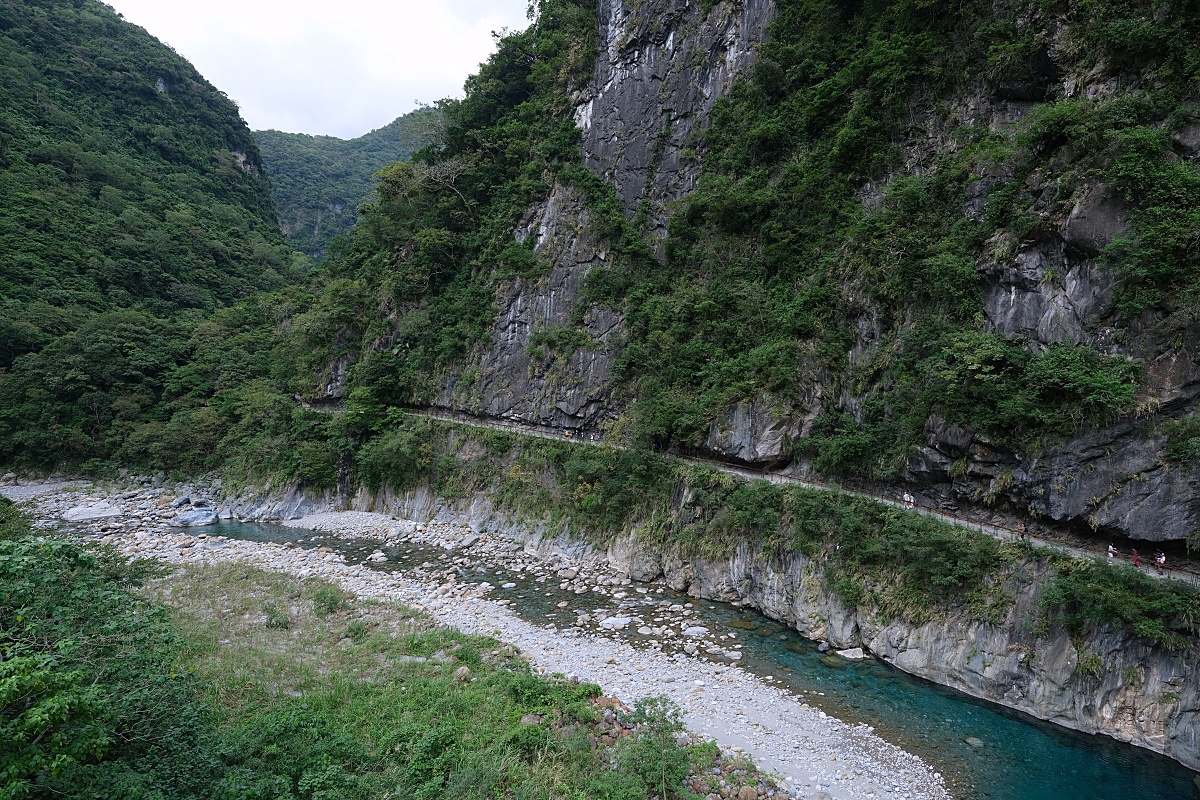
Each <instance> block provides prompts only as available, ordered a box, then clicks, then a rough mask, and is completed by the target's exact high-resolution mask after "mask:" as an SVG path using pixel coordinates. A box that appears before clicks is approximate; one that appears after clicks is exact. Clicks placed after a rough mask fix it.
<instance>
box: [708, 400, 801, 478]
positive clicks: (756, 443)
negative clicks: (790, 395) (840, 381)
mask: <svg viewBox="0 0 1200 800" xmlns="http://www.w3.org/2000/svg"><path fill="white" fill-rule="evenodd" d="M803 422H804V420H803V419H802V418H800V417H799V415H798V414H797V413H796V412H795V410H794V409H793V410H791V412H790V413H789V411H788V410H784V409H781V408H780V407H779V406H777V405H775V404H772V403H771V402H770V401H769V400H767V399H766V398H759V399H758V400H755V401H753V402H750V403H738V404H737V405H736V406H734V407H733V408H732V409H730V410H729V411H728V412H726V414H725V415H724V416H723V417H722V418H721V419H719V420H717V421H716V422H714V423H713V424H712V425H711V426H709V429H708V436H707V438H705V440H704V448H705V449H706V450H708V451H710V452H713V453H717V454H719V455H720V456H722V457H724V458H727V459H731V460H735V461H743V462H745V463H748V464H774V463H778V462H781V461H787V460H788V459H789V458H790V457H791V445H792V440H793V439H795V438H796V437H798V436H799V435H800V432H801V430H802V428H803Z"/></svg>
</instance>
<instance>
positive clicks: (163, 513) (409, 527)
mask: <svg viewBox="0 0 1200 800" xmlns="http://www.w3.org/2000/svg"><path fill="white" fill-rule="evenodd" d="M219 489H220V487H219V486H213V485H212V484H208V485H199V486H197V485H187V486H184V485H174V486H169V487H168V486H154V485H144V486H139V487H130V488H127V489H125V490H123V491H115V490H113V491H102V490H100V489H98V488H95V487H91V486H88V485H81V484H78V483H35V484H26V485H21V486H18V485H10V486H6V487H3V488H0V492H3V493H4V494H5V495H6V496H8V497H9V498H10V499H13V500H28V501H29V502H30V503H31V507H32V508H33V510H34V513H35V517H36V522H37V524H38V525H40V526H43V527H53V526H67V527H68V529H70V530H71V531H73V532H74V533H76V534H77V535H79V536H81V537H83V538H85V539H88V540H95V541H101V542H104V543H107V544H110V545H112V546H114V547H116V548H118V549H119V550H120V551H121V552H122V553H123V554H125V555H126V556H127V557H129V558H154V559H158V560H161V561H165V562H168V563H198V564H205V563H216V562H221V561H239V562H244V563H248V564H253V565H254V566H257V567H260V568H263V569H269V570H275V571H279V572H286V573H290V574H293V575H296V576H299V577H310V576H314V577H321V578H324V579H326V580H330V581H333V582H335V583H337V584H339V585H340V586H342V587H343V588H344V589H346V590H347V591H350V592H353V593H354V594H356V595H358V596H360V597H364V598H382V599H389V600H396V601H400V602H403V603H405V604H407V605H409V606H412V607H413V608H416V609H418V610H423V611H425V612H426V613H428V614H431V615H432V616H433V617H434V618H436V619H438V620H439V621H441V622H443V623H444V624H447V625H450V626H453V627H455V628H458V629H461V630H464V631H468V632H472V633H481V634H486V635H490V636H494V637H495V638H497V639H500V640H502V641H505V642H508V643H510V644H512V645H513V646H515V647H518V648H520V650H521V651H522V652H523V653H525V654H526V656H527V658H528V659H529V660H530V662H531V663H532V664H533V665H534V667H535V669H537V670H538V671H540V672H549V673H561V674H564V675H568V676H575V677H578V678H579V679H580V680H583V681H588V682H593V683H597V684H599V685H600V686H602V687H603V688H604V690H605V691H606V692H607V693H608V694H610V695H613V696H615V697H618V698H620V699H621V700H622V701H624V702H626V703H629V704H632V703H633V702H634V701H635V700H637V699H638V698H640V697H646V696H658V695H662V696H666V697H669V698H670V699H672V700H674V701H675V702H676V703H678V704H679V706H680V707H681V708H682V709H683V710H684V712H685V714H686V720H687V724H688V727H689V728H690V729H691V730H693V731H694V732H697V733H700V734H702V735H705V736H711V737H712V738H713V739H715V740H716V741H717V742H718V743H719V744H721V745H722V747H724V748H727V749H735V748H736V749H740V750H742V751H744V752H746V753H747V754H749V755H750V756H751V757H752V758H753V759H754V760H755V761H756V762H757V763H758V764H759V766H760V767H761V768H764V769H766V770H769V771H772V772H774V773H776V774H777V775H778V776H779V777H780V779H781V785H782V786H783V787H787V788H785V789H783V790H782V791H781V796H789V797H801V798H812V799H813V800H827V799H828V798H839V800H851V799H852V798H861V799H862V800H868V799H870V800H917V799H918V798H931V799H934V798H937V799H939V800H940V798H948V797H949V794H948V792H947V791H946V789H945V787H944V784H943V781H942V778H941V776H940V775H938V774H937V773H935V772H934V771H933V770H932V769H931V768H930V767H929V766H928V765H926V764H925V763H924V762H922V761H921V760H920V759H918V758H917V757H915V756H913V755H911V754H909V753H906V752H904V751H902V750H900V749H899V748H897V747H895V746H893V745H891V744H889V743H887V742H886V741H884V740H882V739H881V738H879V737H878V736H876V735H875V734H874V732H873V731H872V729H871V728H870V727H869V726H866V725H850V724H847V723H843V722H841V721H839V720H836V719H834V718H832V717H830V716H828V715H826V714H825V713H824V712H822V711H820V710H819V709H816V708H813V707H811V706H809V705H807V704H806V703H804V702H802V700H800V699H799V698H797V697H794V696H792V695H791V694H789V693H788V692H785V691H783V690H782V689H780V688H778V687H775V686H772V685H771V684H770V683H769V682H768V680H767V679H765V678H760V677H758V676H755V675H752V674H750V673H748V672H746V671H744V670H742V669H740V668H739V667H738V666H737V661H738V659H739V657H740V644H739V643H738V641H737V639H736V634H735V633H732V632H724V633H718V634H714V633H713V632H711V631H709V630H708V629H707V628H705V627H704V626H702V625H698V624H696V623H695V621H694V620H691V619H689V618H690V617H692V616H693V613H692V609H691V608H689V607H688V606H689V605H690V604H687V603H682V604H681V603H673V602H668V601H665V600H661V601H656V600H655V598H654V595H655V593H661V591H662V589H661V587H655V586H653V585H635V584H633V583H632V582H631V581H630V580H629V578H628V577H623V576H620V575H618V574H616V573H611V572H607V571H606V570H605V569H604V567H603V565H602V564H596V563H595V562H590V561H584V560H575V559H572V558H570V557H569V556H567V555H562V554H558V555H554V556H552V557H550V558H542V557H540V556H538V555H537V554H536V553H532V552H527V551H526V550H525V549H524V548H522V547H521V546H520V545H518V544H514V543H513V542H511V541H509V540H506V539H503V538H502V537H499V536H495V535H489V534H487V533H476V532H473V531H472V530H471V529H470V528H466V527H462V526H457V525H452V524H447V523H428V524H422V523H415V522H412V521H409V520H400V519H395V518H393V517H389V516H386V515H383V514H374V513H366V512H329V513H322V514H315V515H310V516H308V517H304V518H301V519H297V520H291V521H289V522H287V523H286V524H287V525H289V526H293V527H297V528H304V529H308V530H312V531H319V532H322V533H323V534H325V535H326V536H331V537H341V538H347V539H366V540H371V541H374V542H376V543H378V544H379V545H380V546H381V547H386V546H388V545H389V544H390V545H392V546H401V545H403V544H404V543H408V542H411V543H420V544H422V545H433V546H436V547H438V548H440V549H441V551H442V552H443V554H444V555H440V556H438V557H437V558H435V559H433V560H430V561H428V562H426V563H423V564H422V565H421V566H420V567H417V568H414V569H411V570H406V571H403V572H401V571H396V572H389V571H387V555H386V554H385V553H384V551H383V549H377V550H375V551H374V552H373V553H371V554H370V555H369V556H367V557H366V559H364V561H363V562H361V563H348V562H347V561H346V559H345V557H344V556H343V555H341V554H339V553H337V552H335V551H333V550H332V548H328V547H322V548H306V547H301V546H297V545H295V544H293V543H285V544H274V543H256V542H245V541H238V540H231V539H227V538H225V537H223V536H211V535H207V534H197V533H196V532H195V531H191V530H189V528H188V525H196V524H204V521H213V520H215V519H216V518H219V517H224V516H228V515H229V513H230V512H228V511H227V510H226V509H224V508H222V507H221V505H220V504H219V503H218V502H217V501H216V498H215V497H214V494H215V493H216V492H218V491H219ZM466 568H471V569H479V568H491V569H503V570H504V571H506V572H507V573H512V572H517V573H520V574H522V575H524V576H525V577H527V578H530V579H532V580H533V581H535V582H538V583H550V582H555V583H557V585H558V587H559V589H560V590H563V591H567V592H573V593H577V594H580V595H582V594H585V593H586V594H588V595H589V598H590V600H589V603H590V605H591V606H592V607H591V608H589V609H586V610H584V609H575V608H574V607H573V606H574V604H572V603H570V602H569V601H564V602H565V605H563V604H562V603H560V606H562V608H563V610H564V612H570V613H569V614H564V618H563V621H562V622H555V623H554V624H544V625H543V624H533V623H531V622H529V621H527V620H524V619H522V618H520V617H519V616H518V615H517V614H516V613H515V612H514V611H513V610H512V609H511V608H509V605H510V602H509V601H508V600H507V599H506V598H504V597H503V596H501V595H503V593H504V591H505V584H501V585H499V586H493V585H492V584H490V583H486V582H485V583H476V582H464V581H461V580H460V575H461V574H462V572H461V571H462V570H464V569H466ZM508 588H510V589H511V588H512V587H511V586H509V587H508ZM598 598H603V599H604V601H605V602H603V603H598V602H597V599H598ZM607 601H611V602H607ZM597 605H602V606H604V607H602V608H596V607H595V606H597ZM569 618H570V619H569ZM626 628H636V630H637V632H638V633H640V634H641V635H642V639H643V641H644V643H645V646H644V647H634V646H632V645H631V644H629V643H628V642H626V641H624V640H623V639H622V638H620V637H618V636H617V635H616V634H617V632H618V631H620V630H622V629H626ZM700 656H704V657H700ZM712 797H715V798H719V797H720V795H713V796H712Z"/></svg>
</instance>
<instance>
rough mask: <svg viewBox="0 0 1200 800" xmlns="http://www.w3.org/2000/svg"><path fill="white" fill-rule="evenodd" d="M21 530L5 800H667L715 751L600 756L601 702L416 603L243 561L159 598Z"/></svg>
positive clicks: (10, 610)
mask: <svg viewBox="0 0 1200 800" xmlns="http://www.w3.org/2000/svg"><path fill="white" fill-rule="evenodd" d="M0 529H2V530H3V531H4V535H3V536H0V652H2V653H3V660H0V692H2V693H0V797H2V798H4V799H5V800H10V799H11V800H17V799H18V798H49V797H54V796H69V797H75V798H97V799H99V798H111V797H131V798H133V797H141V798H156V799H157V798H161V800H168V799H170V798H212V799H213V800H218V799H219V800H235V799H238V800H241V799H245V800H249V798H255V799H256V800H258V799H260V798H261V799H263V800H270V799H272V798H274V799H276V800H284V798H287V800H301V798H303V799H305V800H316V799H317V798H320V800H350V798H354V799H355V800H357V799H358V798H371V797H379V798H382V797H404V798H428V799H429V800H433V799H434V798H447V800H450V798H453V799H454V800H460V799H461V798H479V799H480V800H483V798H492V797H523V798H550V797H588V798H599V799H601V800H605V799H607V800H645V798H647V797H648V796H650V794H651V793H653V796H655V797H657V796H660V791H659V790H660V787H659V786H658V785H657V784H655V783H654V781H652V780H650V779H649V778H647V777H645V776H647V775H649V776H653V775H661V774H664V773H663V771H662V769H661V768H658V767H659V766H660V765H658V764H657V762H655V761H654V760H653V758H651V756H653V755H654V753H655V752H657V753H658V755H657V756H655V757H656V758H659V759H661V760H662V761H663V764H662V765H661V766H662V767H665V768H667V769H669V770H675V769H676V768H677V765H678V764H679V763H680V761H681V759H682V763H686V764H688V765H689V770H688V771H691V768H693V767H695V768H698V767H707V766H709V765H711V764H712V762H713V759H714V757H715V753H714V752H713V749H712V748H710V747H708V746H705V745H695V746H680V745H677V744H676V743H675V741H674V739H673V738H672V739H671V741H670V748H669V749H666V750H657V751H656V750H655V749H654V748H646V747H639V746H638V742H639V741H640V734H637V733H633V734H632V735H629V736H624V737H622V744H620V745H618V746H615V747H613V748H607V749H605V748H598V749H593V748H592V747H590V746H589V742H588V740H587V734H588V732H589V731H591V730H593V727H592V726H594V725H596V724H597V723H598V721H599V718H600V715H599V713H598V712H597V710H596V707H595V705H594V704H593V702H592V700H593V699H594V698H595V697H596V695H597V694H598V692H599V690H598V687H595V686H591V685H580V684H575V683H570V682H567V681H562V680H548V679H543V678H539V677H537V676H534V675H532V674H530V672H529V669H528V666H527V665H526V664H525V662H524V661H523V660H521V659H520V658H518V657H517V656H516V654H515V653H514V652H513V651H512V650H510V649H508V648H504V647H502V646H500V645H497V643H495V642H492V641H490V640H487V639H483V638H480V637H469V636H465V635H463V634H460V633H457V632H454V631H450V630H446V629H437V628H434V627H433V626H432V625H431V623H430V622H429V621H428V620H427V619H425V618H423V617H420V616H419V615H416V614H415V613H413V612H411V611H408V610H406V609H403V608H401V607H399V606H394V605H383V604H380V605H372V606H369V607H368V606H364V605H361V604H357V603H355V602H353V601H352V600H350V598H347V597H344V596H343V597H341V598H339V600H340V602H336V603H335V602H331V601H330V598H331V597H332V595H333V594H334V593H336V590H334V589H332V588H331V587H329V586H328V584H323V583H320V582H316V581H299V580H296V579H291V578H287V577H284V576H280V575H276V574H271V573H263V572H259V571H257V570H250V569H246V568H243V567H239V566H236V565H231V566H224V567H220V568H213V569H199V570H193V571H189V572H186V573H184V574H182V575H179V576H173V577H171V578H169V579H162V580H159V581H157V582H155V583H152V584H149V585H148V586H147V587H145V588H140V589H139V588H138V585H139V584H141V583H142V581H143V579H145V578H146V577H149V576H148V575H147V568H146V567H145V566H144V565H143V566H134V567H131V566H129V565H127V564H126V563H125V562H124V561H123V560H119V559H116V558H113V557H111V556H110V555H108V554H105V553H98V552H95V551H89V550H87V549H84V548H82V547H80V546H78V545H76V544H74V543H72V542H70V541H67V540H65V539H60V538H55V537H34V536H30V535H29V532H28V526H27V520H26V519H24V518H23V516H22V515H21V514H20V512H19V510H17V509H15V508H14V507H13V506H11V505H5V506H4V507H3V508H0ZM147 595H149V597H150V599H147ZM160 601H165V605H164V603H163V602H160ZM172 605H173V606H176V607H177V610H176V611H174V612H171V611H170V610H169V609H168V606H172ZM271 609H273V613H274V614H275V615H276V616H283V617H285V618H286V619H287V621H288V625H287V626H282V625H271V624H270V622H271V617H272V612H271ZM464 668H465V669H464ZM659 716H660V717H662V720H663V721H664V724H668V725H669V723H670V715H669V714H665V715H659ZM656 719H657V717H656ZM614 724H615V723H614ZM651 728H653V726H651ZM626 740H627V741H628V744H625V743H624V742H625V741H626ZM656 741H657V740H656ZM610 759H617V760H618V761H621V762H622V763H626V762H627V761H628V760H629V759H632V760H633V763H635V764H636V766H637V767H638V768H637V769H631V770H627V771H623V772H620V773H618V772H614V771H613V770H612V769H611V768H610ZM670 774H671V775H672V776H673V777H672V783H671V784H670V785H669V786H668V787H667V790H668V792H667V793H668V796H673V795H672V793H673V792H676V791H678V792H679V793H682V790H681V788H680V781H681V780H682V778H681V777H680V776H679V775H677V774H675V772H671V773H670Z"/></svg>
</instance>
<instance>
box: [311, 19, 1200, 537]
mask: <svg viewBox="0 0 1200 800" xmlns="http://www.w3.org/2000/svg"><path fill="white" fill-rule="evenodd" d="M546 7H547V8H549V7H551V4H546ZM562 8H563V9H569V10H570V11H571V13H572V14H575V13H579V14H581V15H587V16H589V17H590V16H591V14H592V13H593V10H592V9H591V8H590V7H586V8H585V7H583V6H573V5H567V4H563V6H562ZM595 13H596V19H597V21H598V22H597V23H592V22H589V23H587V24H583V23H578V24H579V28H578V30H577V31H575V32H574V33H572V34H570V35H572V36H574V37H575V38H576V44H575V45H574V46H573V47H571V48H570V49H569V51H568V53H569V56H568V55H566V54H563V53H562V52H561V51H555V50H553V49H552V48H549V47H547V45H546V44H545V43H546V42H547V41H558V39H557V38H556V37H557V36H559V32H558V30H556V29H555V23H554V22H553V20H552V19H551V18H549V17H546V19H545V21H544V22H543V25H542V27H541V28H540V30H538V31H536V32H534V33H531V34H529V35H528V36H526V37H520V36H518V37H510V38H509V39H507V40H505V41H504V42H502V43H501V49H500V52H499V53H498V55H497V56H496V57H495V58H493V59H492V61H490V62H489V63H488V64H487V65H485V67H484V69H483V71H482V72H481V74H480V75H479V76H478V77H477V78H474V79H473V80H472V83H470V84H469V85H468V92H467V97H466V99H465V100H464V101H463V102H462V103H461V104H457V105H455V106H454V112H453V114H452V115H451V121H450V123H449V125H448V129H447V130H448V132H447V136H446V139H445V142H444V144H443V146H442V147H440V148H432V149H429V150H427V151H425V152H424V153H423V154H422V155H421V156H420V157H419V158H417V159H416V160H415V162H414V164H412V165H406V166H402V167H397V168H393V169H391V170H389V171H385V173H384V175H383V179H382V183H381V187H380V201H379V202H378V203H376V204H374V205H372V206H370V207H368V208H367V209H366V214H365V217H364V221H363V223H362V224H360V225H359V226H358V228H357V229H356V231H355V232H354V234H353V236H352V241H351V243H350V245H349V246H348V247H347V248H345V249H343V250H342V251H340V252H339V253H337V254H336V256H335V257H334V258H333V259H332V260H331V261H330V262H329V263H328V264H327V266H326V280H327V281H328V284H327V288H326V290H325V292H326V294H325V297H324V299H322V300H321V301H319V303H318V308H320V309H322V311H321V313H322V314H323V315H324V316H325V318H326V319H335V318H336V319H340V320H344V321H345V324H344V325H343V326H342V327H341V328H340V329H338V330H337V331H330V332H329V333H328V335H327V338H326V340H325V343H324V345H323V347H324V348H325V351H326V358H325V370H324V371H323V373H322V375H321V376H319V379H318V380H317V381H316V382H314V383H313V385H312V387H311V388H310V394H311V396H312V397H313V398H314V399H324V400H328V399H338V398H348V399H349V401H350V403H351V404H352V406H353V407H354V408H355V409H356V410H363V411H365V412H367V418H370V416H371V415H372V414H374V413H376V412H382V410H383V409H386V407H387V406H389V405H396V404H399V405H425V404H434V405H439V406H444V407H448V408H454V409H460V410H465V411H469V412H472V413H477V414H482V415H487V416H495V417H505V418H513V419H519V420H523V421H528V422H534V423H540V424H548V425H553V426H557V427H569V428H578V429H585V430H605V431H609V432H610V435H616V436H621V437H631V438H633V439H640V440H642V441H643V442H646V443H647V446H648V445H649V443H650V442H651V441H654V442H657V443H658V445H659V446H663V447H670V448H678V449H681V450H685V451H693V452H702V453H707V454H710V455H713V456H716V457H720V458H726V459H732V460H735V461H741V462H749V463H754V464H760V465H772V466H774V467H776V468H785V469H788V470H789V471H792V472H796V473H800V474H805V473H809V472H818V473H823V474H826V475H833V476H845V477H850V478H855V479H867V480H869V481H876V482H889V483H899V482H906V483H908V484H909V485H915V486H917V487H918V488H919V489H920V491H921V492H922V493H923V495H924V496H925V497H927V498H929V499H930V500H932V501H934V502H940V503H945V504H947V505H949V506H952V507H960V506H961V505H962V504H979V505H980V506H981V507H991V508H992V509H993V510H1002V511H1003V512H1004V513H1006V514H1009V515H1018V516H1026V515H1033V516H1034V517H1037V518H1040V519H1042V520H1044V521H1047V522H1052V523H1065V524H1068V525H1072V526H1076V527H1078V528H1079V529H1080V530H1087V529H1088V528H1091V529H1097V530H1100V531H1102V535H1105V536H1108V535H1113V534H1117V535H1120V534H1126V535H1129V536H1132V537H1135V538H1151V539H1158V540H1169V539H1184V538H1186V537H1188V536H1189V535H1191V534H1192V533H1193V532H1194V531H1196V530H1197V529H1200V493H1198V492H1196V491H1195V487H1196V483H1197V477H1196V473H1195V472H1194V469H1195V463H1196V455H1195V453H1196V451H1197V449H1198V448H1197V445H1196V442H1197V441H1200V437H1198V436H1197V434H1196V430H1197V427H1198V426H1197V425H1196V424H1195V423H1194V422H1193V421H1192V411H1193V409H1194V407H1195V402H1196V399H1197V397H1198V395H1200V365H1198V364H1197V363H1196V360H1195V359H1194V357H1193V355H1192V354H1193V353H1194V352H1195V351H1196V349H1197V347H1200V345H1197V342H1200V336H1197V333H1198V331H1197V329H1196V326H1195V322H1194V320H1195V308H1196V302H1197V298H1198V297H1200V292H1198V291H1197V290H1198V288H1200V283H1197V280H1196V276H1197V275H1198V274H1200V272H1198V271H1197V266H1198V262H1197V261H1196V259H1197V253H1200V249H1198V248H1197V241H1200V239H1198V236H1200V193H1198V192H1197V189H1198V188H1200V172H1198V170H1197V154H1198V152H1200V141H1198V140H1200V116H1198V114H1200V112H1198V110H1197V99H1198V86H1200V84H1198V80H1200V60H1198V58H1197V51H1196V49H1195V47H1194V42H1195V41H1196V40H1197V36H1198V35H1200V29H1198V28H1197V26H1198V25H1200V23H1198V22H1197V20H1198V19H1200V16H1198V15H1197V13H1196V8H1195V4H1194V3H1191V2H1179V3H1167V4H1151V3H1148V2H1145V3H1143V2H1139V1H1138V0H1133V1H1132V2H1103V3H1099V4H1096V3H1091V4H1087V6H1086V8H1085V7H1084V6H1083V5H1082V4H1077V3H1074V2H1057V3H1049V4H1030V5H1022V4H1018V5H1011V4H1005V3H994V2H983V1H982V0H981V2H975V3H967V4H965V5H964V4H950V5H947V4H942V3H936V2H934V3H906V2H891V3H889V2H868V3H862V4H853V5H845V4H837V3H827V2H821V1H820V0H787V1H786V2H780V3H778V4H776V3H772V2H768V0H754V1H753V2H747V3H743V4H737V5H734V4H729V3H716V4H698V5H694V6H688V7H686V8H683V7H676V6H670V7H667V5H666V4H656V3H649V4H645V3H643V4H631V3H623V2H620V0H601V2H600V3H599V7H598V8H597V9H596V11H595ZM543 14H545V11H543ZM572 19H573V17H572ZM560 30H561V29H560ZM588 31H595V32H596V33H597V34H598V38H597V39H591V38H590V34H588ZM591 41H594V42H595V43H596V50H595V51H593V53H594V55H593V53H589V52H587V49H588V48H590V47H592V46H593V45H590V44H588V45H586V46H585V45H584V44H582V43H584V42H591ZM539 93H540V95H539ZM541 98H545V99H541ZM539 114H540V115H543V116H544V118H545V119H546V120H547V121H550V120H556V119H557V120H565V119H569V120H570V122H571V124H570V125H560V124H558V123H555V124H554V125H549V124H546V123H541V124H539V123H538V122H536V121H535V117H537V116H538V115H539ZM454 115H458V116H454ZM506 115H508V116H506ZM567 115H569V117H568V116H567ZM514 154H516V155H519V156H520V158H521V159H523V161H521V162H518V161H516V160H514V158H513V156H514ZM581 162H582V165H586V167H587V169H584V168H581V167H582V165H581ZM519 163H524V164H525V165H526V166H525V167H524V168H523V169H519V168H518V164H519ZM381 418H382V417H381Z"/></svg>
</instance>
